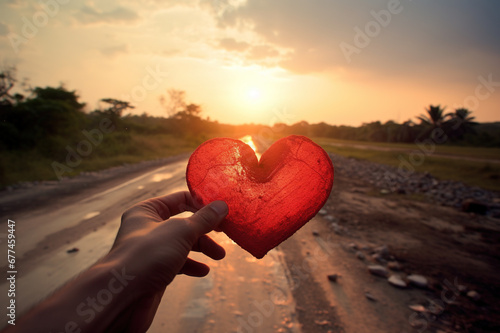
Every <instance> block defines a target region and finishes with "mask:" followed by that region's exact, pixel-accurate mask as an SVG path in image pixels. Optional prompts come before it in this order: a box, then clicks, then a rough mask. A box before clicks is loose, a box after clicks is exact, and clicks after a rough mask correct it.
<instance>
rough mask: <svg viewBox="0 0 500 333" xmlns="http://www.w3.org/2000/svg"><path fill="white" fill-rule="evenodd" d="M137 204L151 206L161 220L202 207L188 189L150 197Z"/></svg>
mask: <svg viewBox="0 0 500 333" xmlns="http://www.w3.org/2000/svg"><path fill="white" fill-rule="evenodd" d="M139 206H143V207H144V206H145V207H151V208H153V209H154V210H155V211H156V213H157V214H158V216H160V217H161V218H162V219H163V220H166V219H168V218H170V217H171V216H174V215H177V214H180V213H182V212H186V211H189V212H193V213H194V212H196V211H198V209H200V208H201V207H202V205H201V204H200V203H198V202H197V201H196V200H195V199H194V198H193V197H192V196H191V193H189V192H188V191H181V192H176V193H172V194H168V195H165V196H162V197H156V198H151V199H148V200H145V201H143V202H141V203H139Z"/></svg>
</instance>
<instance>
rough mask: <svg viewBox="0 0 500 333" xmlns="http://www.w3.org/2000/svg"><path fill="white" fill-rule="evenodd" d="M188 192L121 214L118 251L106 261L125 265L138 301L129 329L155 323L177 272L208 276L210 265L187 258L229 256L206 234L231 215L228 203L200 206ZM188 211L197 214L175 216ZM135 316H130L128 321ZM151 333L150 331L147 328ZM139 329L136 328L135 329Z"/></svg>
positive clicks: (163, 198)
mask: <svg viewBox="0 0 500 333" xmlns="http://www.w3.org/2000/svg"><path fill="white" fill-rule="evenodd" d="M199 207H200V206H199V204H197V203H196V202H195V200H194V199H193V198H192V197H191V195H190V194H189V192H178V193H174V194H171V195H167V196H163V197H158V198H153V199H149V200H146V201H143V202H140V203H138V204H136V205H135V206H133V207H131V208H130V209H128V210H127V211H126V212H125V213H124V214H123V216H122V223H121V226H120V229H119V231H118V235H117V237H116V240H115V243H114V245H113V248H112V249H111V251H110V253H109V254H108V256H107V261H108V260H111V261H115V260H116V262H117V263H118V265H119V266H120V267H126V272H127V274H128V275H130V276H134V277H137V278H136V279H134V281H133V284H134V285H136V286H137V287H136V288H134V292H136V293H140V294H138V295H136V297H135V298H139V299H140V301H137V300H136V301H134V302H133V304H132V307H133V309H130V311H127V312H129V315H131V316H132V322H135V324H131V323H130V322H129V323H128V325H129V328H130V327H131V326H130V325H132V327H137V330H138V331H142V328H139V327H140V325H141V324H146V323H147V327H149V325H150V324H151V322H152V320H153V317H154V314H155V313H156V310H157V308H158V305H159V303H160V300H161V297H162V295H163V292H164V290H165V288H166V286H167V285H168V284H169V283H170V282H171V281H172V280H173V279H174V277H175V276H176V275H177V274H186V275H190V276H199V277H201V276H205V275H207V274H208V272H209V267H208V266H207V265H205V264H203V263H200V262H197V261H195V260H192V259H190V258H189V257H188V255H189V252H190V251H198V252H202V253H203V254H205V255H207V256H209V257H210V258H212V259H215V260H219V259H222V258H224V256H225V251H224V249H223V248H222V247H221V246H220V245H218V244H217V243H216V242H214V241H213V240H212V239H211V238H210V237H208V236H207V235H206V233H208V232H210V231H211V230H213V229H215V228H216V227H217V226H218V225H219V223H220V222H222V220H223V219H224V217H225V216H226V215H227V213H228V207H227V205H226V204H225V203H224V202H222V201H215V202H212V203H210V204H209V205H207V206H205V207H203V208H201V209H199V210H198V208H199ZM184 211H192V212H195V214H193V215H192V216H190V217H188V218H170V217H171V216H173V215H177V214H179V213H181V212H184ZM129 318H130V317H129ZM146 329H147V328H146ZM133 331H135V329H134V330H133Z"/></svg>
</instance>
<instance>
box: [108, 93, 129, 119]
mask: <svg viewBox="0 0 500 333" xmlns="http://www.w3.org/2000/svg"><path fill="white" fill-rule="evenodd" d="M101 101H102V102H104V103H107V104H110V105H111V106H110V107H109V108H107V109H106V110H105V111H104V112H105V113H106V112H108V113H110V114H111V115H113V116H114V117H118V118H120V117H121V116H122V113H123V111H124V110H127V109H135V106H133V105H131V104H130V102H125V101H120V100H118V99H114V98H103V99H101Z"/></svg>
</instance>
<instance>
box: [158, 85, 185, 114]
mask: <svg viewBox="0 0 500 333" xmlns="http://www.w3.org/2000/svg"><path fill="white" fill-rule="evenodd" d="M167 93H168V101H167V99H166V98H165V96H163V95H161V96H160V104H161V105H162V106H163V108H164V109H165V111H166V112H167V115H168V117H169V118H171V117H175V115H176V114H177V113H178V112H181V111H185V109H186V92H185V91H183V90H177V89H169V90H167Z"/></svg>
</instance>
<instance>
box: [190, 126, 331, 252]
mask: <svg viewBox="0 0 500 333" xmlns="http://www.w3.org/2000/svg"><path fill="white" fill-rule="evenodd" d="M186 181H187V185H188V187H189V191H190V192H191V194H192V195H193V196H194V197H195V198H197V199H198V200H200V201H201V202H202V203H203V204H204V205H206V204H208V203H210V202H212V201H215V200H223V201H225V202H226V203H227V205H228V207H229V213H228V215H227V217H226V218H225V220H224V221H223V222H222V223H221V224H220V226H219V227H220V229H221V230H222V231H223V232H224V233H226V235H228V236H229V238H231V239H232V240H233V241H234V242H236V243H237V244H238V245H239V246H241V247H242V248H243V249H245V250H246V251H248V252H250V253H251V254H252V255H253V256H255V257H256V258H259V259H260V258H262V257H264V255H266V253H267V252H268V251H270V250H271V249H273V248H274V247H276V246H277V245H278V244H280V243H281V242H283V241H284V240H285V239H287V238H288V237H290V236H291V235H293V234H294V233H295V232H296V231H297V230H299V229H300V228H301V227H302V226H303V225H304V224H306V223H307V222H308V221H309V220H310V219H311V218H313V217H314V216H315V215H316V213H317V212H318V211H319V210H320V209H321V207H323V205H324V204H325V202H326V200H327V199H328V197H329V195H330V192H331V189H332V185H333V165H332V162H331V160H330V157H329V156H328V154H327V153H326V152H325V151H324V150H323V149H322V148H321V147H320V146H318V145H317V144H315V143H314V142H313V141H311V140H310V139H308V138H306V137H304V136H297V135H292V136H288V137H286V138H283V139H280V140H278V141H276V142H275V143H274V144H273V145H272V146H271V147H269V149H267V150H266V151H265V152H264V153H263V154H262V157H261V158H260V160H258V159H257V156H256V155H255V152H254V151H253V150H252V148H250V146H248V145H247V144H245V143H243V142H242V141H240V140H235V139H229V138H216V139H212V140H209V141H207V142H205V143H203V144H202V145H200V146H199V147H198V148H197V149H196V150H195V151H194V153H193V154H192V155H191V157H190V158H189V162H188V166H187V170H186Z"/></svg>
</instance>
